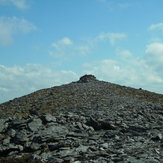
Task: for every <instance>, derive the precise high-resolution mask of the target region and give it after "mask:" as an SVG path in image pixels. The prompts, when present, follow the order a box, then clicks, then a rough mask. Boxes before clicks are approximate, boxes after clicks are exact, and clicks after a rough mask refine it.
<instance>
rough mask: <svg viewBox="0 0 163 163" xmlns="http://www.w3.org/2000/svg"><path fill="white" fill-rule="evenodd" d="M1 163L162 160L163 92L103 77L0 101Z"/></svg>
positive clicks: (143, 162)
mask: <svg viewBox="0 0 163 163" xmlns="http://www.w3.org/2000/svg"><path fill="white" fill-rule="evenodd" d="M0 117H1V118H0V142H1V143H0V163H1V162H7V163H10V162H13V163H14V162H35V163H36V162H37V163H39V162H40V163H41V162H48V163H91V162H92V163H162V162H163V95H161V94H156V93H152V92H148V91H145V90H142V89H134V88H129V87H124V86H119V85H116V84H112V83H108V82H104V81H99V80H97V79H96V78H95V77H94V76H93V75H85V76H83V77H81V78H80V80H79V81H77V82H72V83H70V84H67V85H62V86H58V87H53V88H49V89H44V90H40V91H37V92H34V93H32V94H29V95H27V96H24V97H21V98H17V99H14V100H12V101H9V102H7V103H4V104H1V105H0Z"/></svg>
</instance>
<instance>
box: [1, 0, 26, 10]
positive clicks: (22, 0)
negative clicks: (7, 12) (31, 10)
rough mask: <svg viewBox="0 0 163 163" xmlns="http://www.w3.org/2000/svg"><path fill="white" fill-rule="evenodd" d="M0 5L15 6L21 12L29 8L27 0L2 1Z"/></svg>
mask: <svg viewBox="0 0 163 163" xmlns="http://www.w3.org/2000/svg"><path fill="white" fill-rule="evenodd" d="M0 5H14V6H15V7H17V8H19V9H21V10H24V9H27V8H28V5H27V0H0Z"/></svg>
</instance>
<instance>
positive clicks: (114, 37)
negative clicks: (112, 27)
mask: <svg viewBox="0 0 163 163" xmlns="http://www.w3.org/2000/svg"><path fill="white" fill-rule="evenodd" d="M126 37H127V35H126V34H125V33H101V34H99V35H98V36H97V38H96V39H97V40H101V41H103V40H108V41H109V42H110V44H111V45H115V44H116V42H117V41H119V40H124V39H125V38H126Z"/></svg>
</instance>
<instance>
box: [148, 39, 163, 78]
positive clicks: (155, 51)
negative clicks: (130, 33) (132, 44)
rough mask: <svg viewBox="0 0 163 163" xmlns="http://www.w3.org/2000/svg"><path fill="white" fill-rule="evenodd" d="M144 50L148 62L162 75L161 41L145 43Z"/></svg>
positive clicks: (162, 52)
mask: <svg viewBox="0 0 163 163" xmlns="http://www.w3.org/2000/svg"><path fill="white" fill-rule="evenodd" d="M145 52H146V61H147V62H148V64H149V65H150V66H151V67H153V68H155V69H156V70H157V71H159V72H161V74H162V76H163V72H162V71H163V43H157V42H156V43H151V44H149V45H147V47H146V51H145Z"/></svg>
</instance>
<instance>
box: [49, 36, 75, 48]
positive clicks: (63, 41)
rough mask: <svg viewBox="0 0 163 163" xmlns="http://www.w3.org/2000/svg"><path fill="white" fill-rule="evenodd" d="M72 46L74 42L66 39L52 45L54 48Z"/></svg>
mask: <svg viewBox="0 0 163 163" xmlns="http://www.w3.org/2000/svg"><path fill="white" fill-rule="evenodd" d="M72 44H73V41H72V40H71V39H70V38H68V37H64V38H62V39H61V40H58V41H57V42H54V43H52V47H54V48H60V47H61V46H69V45H72Z"/></svg>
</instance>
